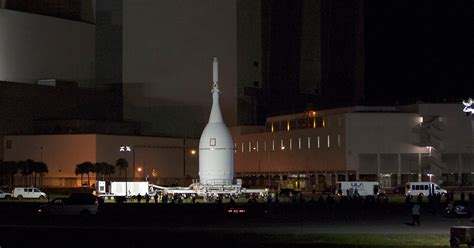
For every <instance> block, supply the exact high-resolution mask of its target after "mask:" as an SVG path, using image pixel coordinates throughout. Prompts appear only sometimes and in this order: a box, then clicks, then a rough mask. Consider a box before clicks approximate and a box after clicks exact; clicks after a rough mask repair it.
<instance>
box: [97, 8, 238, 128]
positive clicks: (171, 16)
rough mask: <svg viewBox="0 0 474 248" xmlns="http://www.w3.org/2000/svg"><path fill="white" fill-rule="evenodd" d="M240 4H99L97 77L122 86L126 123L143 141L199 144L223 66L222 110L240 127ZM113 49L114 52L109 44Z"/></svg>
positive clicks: (228, 119) (229, 120) (231, 122)
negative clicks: (215, 62) (216, 66)
mask: <svg viewBox="0 0 474 248" xmlns="http://www.w3.org/2000/svg"><path fill="white" fill-rule="evenodd" d="M236 8H237V4H236V1H235V0H226V1H217V0H205V1H184V0H180V1H153V0H140V1H98V2H97V17H96V18H97V36H96V37H97V39H96V43H97V44H98V49H97V51H98V52H97V55H98V57H97V67H96V68H97V74H96V75H97V77H98V78H100V79H103V82H106V83H122V84H123V116H124V119H125V120H130V121H136V122H140V123H141V127H142V129H141V132H142V133H143V134H157V135H166V136H181V137H184V136H186V137H198V136H199V134H200V132H201V131H202V128H203V127H204V125H205V123H206V121H207V120H206V119H207V116H208V111H209V106H210V105H211V102H210V100H209V97H208V93H209V92H208V89H207V88H206V87H201V86H203V85H207V84H208V83H209V82H211V73H210V72H209V70H208V68H209V66H210V65H211V63H212V57H213V56H217V57H219V61H220V62H221V63H220V64H221V73H220V74H221V82H222V83H221V87H222V92H223V95H222V99H223V101H222V108H223V113H224V118H225V122H226V123H227V124H228V125H231V126H233V125H236V123H237V107H236V105H237V104H236V102H237V96H236V94H237V93H236V92H237V86H236V83H237V82H236V79H237V65H236V60H237V45H236V35H237V31H236V27H237V24H236V15H237V11H236ZM110 44H114V45H112V46H111V45H110Z"/></svg>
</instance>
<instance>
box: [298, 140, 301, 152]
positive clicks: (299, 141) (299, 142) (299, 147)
mask: <svg viewBox="0 0 474 248" xmlns="http://www.w3.org/2000/svg"><path fill="white" fill-rule="evenodd" d="M298 149H300V150H301V138H298Z"/></svg>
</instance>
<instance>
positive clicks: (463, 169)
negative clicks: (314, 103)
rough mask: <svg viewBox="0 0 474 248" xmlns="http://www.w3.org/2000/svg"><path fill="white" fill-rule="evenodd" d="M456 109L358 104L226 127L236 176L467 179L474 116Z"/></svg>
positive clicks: (297, 183)
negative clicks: (231, 141)
mask: <svg viewBox="0 0 474 248" xmlns="http://www.w3.org/2000/svg"><path fill="white" fill-rule="evenodd" d="M462 109H463V106H462V104H416V105H408V106H397V107H364V106H357V107H350V108H341V109H331V110H324V111H311V112H306V113H300V114H293V115H285V116H277V117H270V118H267V123H266V126H265V127H237V128H234V129H233V130H232V133H233V139H234V142H235V148H236V150H235V153H236V154H235V172H236V177H242V178H244V179H248V180H247V183H253V184H255V183H256V184H262V185H268V184H270V183H276V182H279V183H280V186H283V187H286V186H289V187H299V188H305V189H312V188H316V187H318V186H320V185H321V184H323V183H325V184H326V185H331V184H333V183H334V182H335V181H337V180H378V181H380V182H381V184H382V186H383V187H385V188H391V187H396V186H401V185H403V184H404V183H405V182H407V181H419V180H430V179H431V180H432V181H436V182H441V183H443V184H445V185H458V184H464V185H468V184H472V183H474V161H473V151H474V148H473V142H474V140H473V139H474V136H473V135H474V134H473V133H474V132H473V130H474V119H473V118H472V117H470V116H466V115H465V114H464V113H463V111H462ZM286 183H287V184H288V185H284V184H286ZM282 184H283V185H282Z"/></svg>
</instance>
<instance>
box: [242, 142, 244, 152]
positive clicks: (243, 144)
mask: <svg viewBox="0 0 474 248" xmlns="http://www.w3.org/2000/svg"><path fill="white" fill-rule="evenodd" d="M242 152H244V142H242Z"/></svg>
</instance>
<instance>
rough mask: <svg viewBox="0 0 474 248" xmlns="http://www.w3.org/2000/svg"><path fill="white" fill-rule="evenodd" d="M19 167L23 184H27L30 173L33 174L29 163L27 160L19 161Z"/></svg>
mask: <svg viewBox="0 0 474 248" xmlns="http://www.w3.org/2000/svg"><path fill="white" fill-rule="evenodd" d="M18 169H19V171H20V174H21V176H22V184H23V185H27V184H28V175H30V174H31V172H30V167H29V166H28V163H27V162H26V161H19V162H18Z"/></svg>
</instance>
